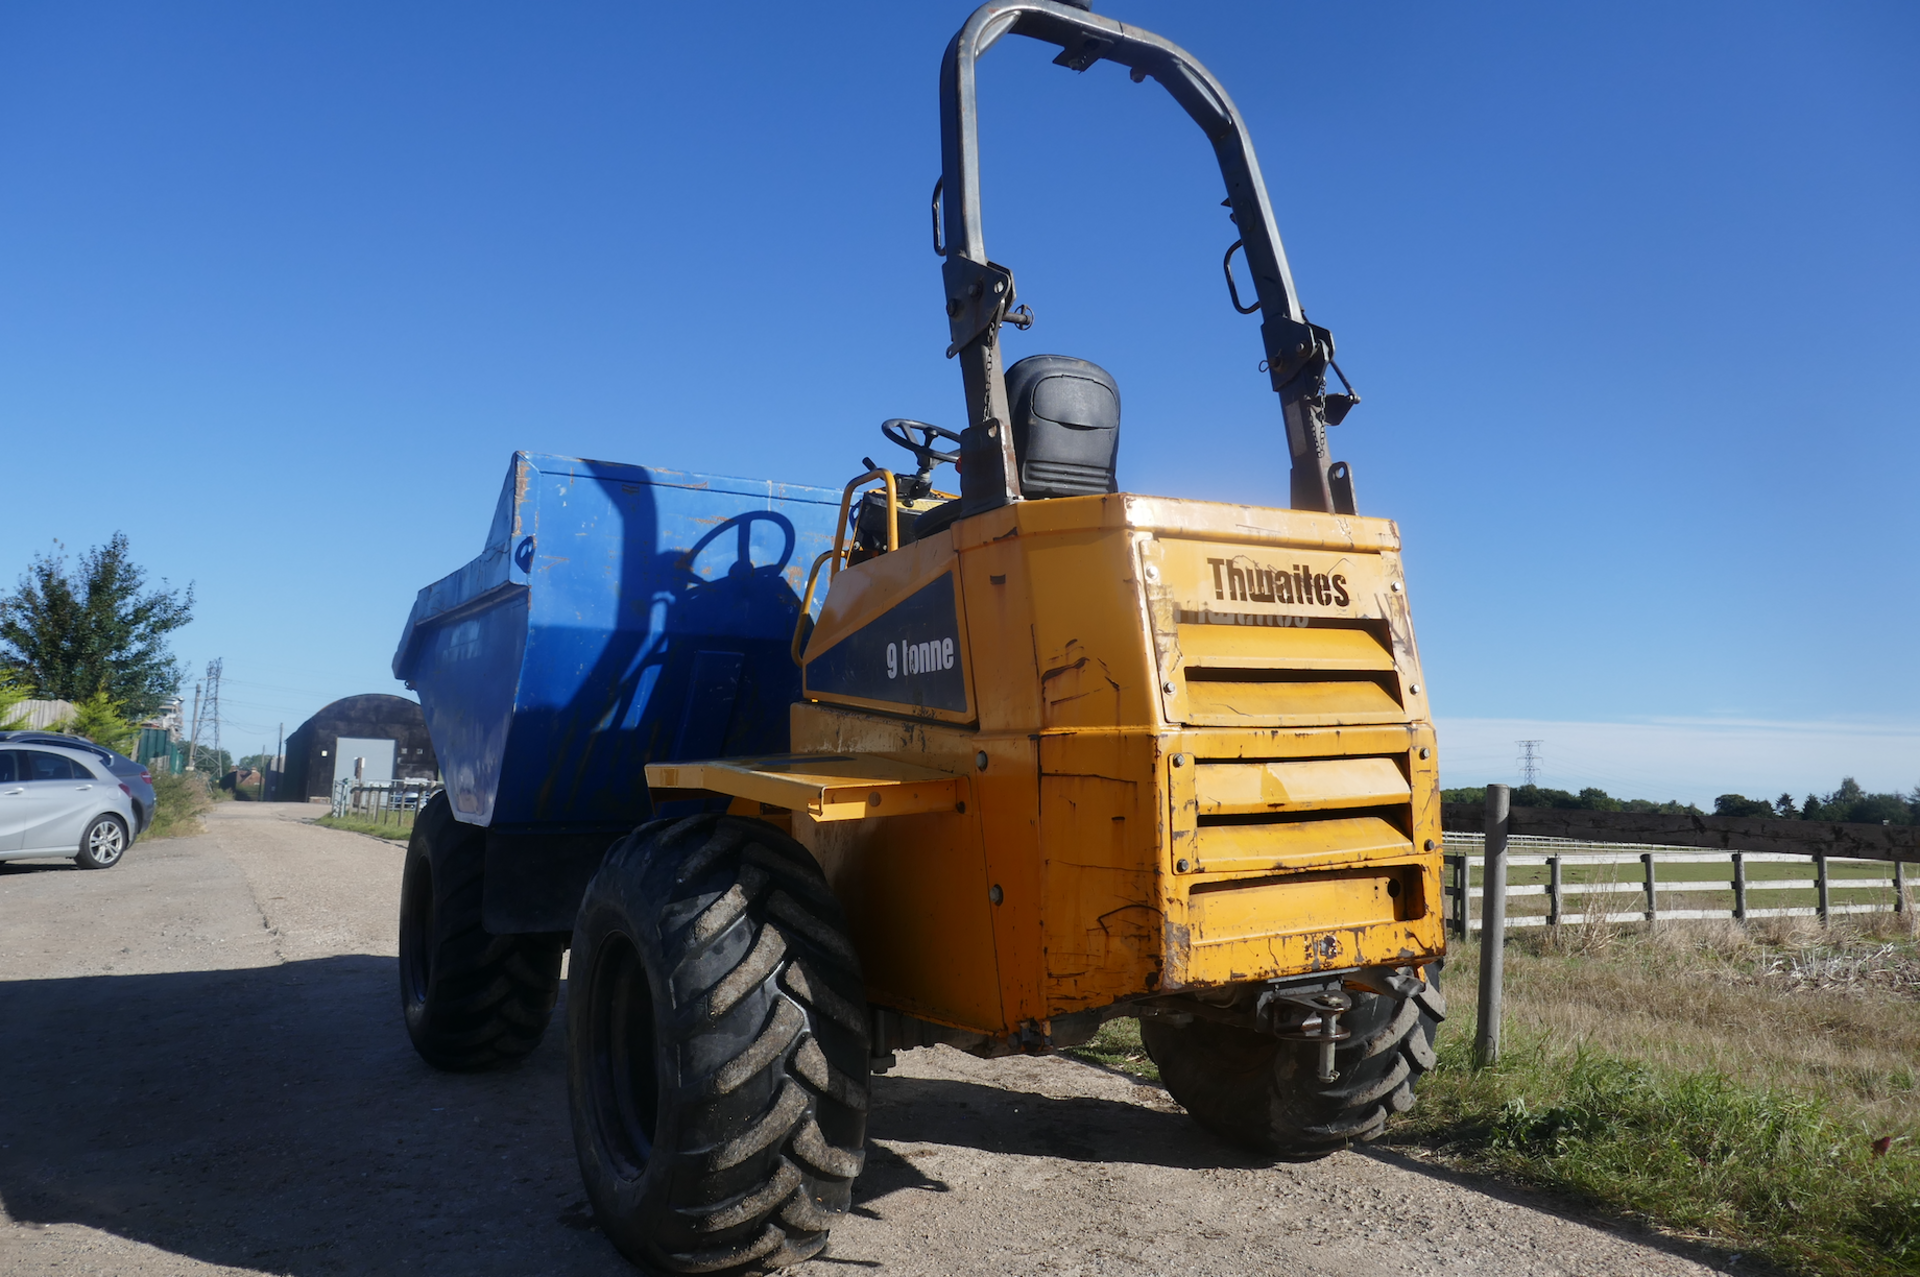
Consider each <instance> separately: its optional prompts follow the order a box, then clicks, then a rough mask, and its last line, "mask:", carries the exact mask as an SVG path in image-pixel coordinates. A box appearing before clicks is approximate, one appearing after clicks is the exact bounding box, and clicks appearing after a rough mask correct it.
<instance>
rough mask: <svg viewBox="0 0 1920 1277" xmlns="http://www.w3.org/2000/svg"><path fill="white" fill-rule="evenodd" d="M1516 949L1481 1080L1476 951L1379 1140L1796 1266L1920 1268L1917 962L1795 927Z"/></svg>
mask: <svg viewBox="0 0 1920 1277" xmlns="http://www.w3.org/2000/svg"><path fill="white" fill-rule="evenodd" d="M1562 931H1563V932H1565V933H1566V934H1564V935H1562V936H1558V937H1556V936H1552V935H1524V936H1512V937H1509V939H1508V942H1507V959H1506V967H1507V989H1506V1003H1507V1015H1506V1023H1505V1026H1504V1035H1505V1037H1506V1045H1505V1049H1504V1050H1503V1053H1502V1058H1501V1061H1500V1063H1499V1064H1498V1065H1496V1066H1494V1067H1492V1068H1488V1069H1481V1070H1477V1071H1476V1070H1475V1069H1473V1068H1472V1067H1471V1063H1470V1060H1469V1053H1470V1050H1471V1044H1472V1040H1473V1030H1474V1024H1475V1019H1476V1015H1477V1007H1476V1006H1475V1004H1474V994H1475V989H1474V987H1473V984H1474V974H1475V971H1476V970H1477V966H1478V956H1479V955H1478V946H1477V945H1459V946H1456V949H1455V956H1454V961H1453V962H1452V963H1451V964H1450V975H1451V976H1452V979H1451V980H1450V981H1449V990H1448V996H1449V1000H1450V1001H1451V1002H1452V1004H1453V1008H1452V1012H1453V1013H1452V1016H1451V1018H1450V1019H1449V1020H1448V1021H1447V1023H1446V1025H1444V1026H1443V1031H1442V1036H1441V1040H1440V1043H1439V1056H1440V1062H1439V1067H1437V1068H1436V1069H1435V1070H1434V1071H1433V1072H1432V1074H1430V1075H1429V1076H1428V1078H1427V1079H1426V1082H1425V1084H1424V1085H1423V1086H1422V1087H1421V1093H1420V1101H1419V1103H1418V1104H1417V1105H1416V1106H1415V1108H1414V1110H1413V1112H1412V1113H1410V1114H1409V1115H1408V1116H1407V1117H1405V1118H1403V1119H1401V1120H1400V1121H1398V1122H1397V1123H1395V1124H1394V1126H1393V1127H1391V1128H1390V1130H1389V1133H1388V1136H1387V1142H1388V1143H1391V1144H1397V1145H1402V1146H1407V1145H1411V1146H1415V1147H1419V1148H1422V1149H1424V1150H1427V1151H1428V1153H1429V1154H1430V1155H1432V1156H1434V1157H1436V1158H1437V1159H1438V1160H1441V1161H1443V1162H1446V1163H1448V1164H1450V1165H1453V1166H1455V1167H1457V1168H1460V1169H1465V1170H1474V1171H1479V1172H1482V1173H1491V1174H1494V1175H1497V1176H1500V1177H1502V1178H1505V1179H1508V1180H1512V1181H1517V1182H1520V1183H1524V1184H1529V1185H1532V1186H1535V1187H1539V1188H1544V1189H1548V1190H1550V1191H1553V1192H1555V1193H1557V1194H1561V1195H1564V1196H1566V1197H1569V1198H1572V1199H1574V1200H1575V1201H1577V1202H1579V1203H1581V1204H1583V1205H1587V1206H1589V1207H1595V1208H1599V1209H1601V1210H1603V1211H1605V1212H1608V1213H1612V1214H1615V1215H1620V1216H1625V1217H1628V1218H1633V1219H1637V1220H1639V1221H1641V1222H1643V1223H1646V1224H1649V1225H1652V1226H1653V1227H1655V1228H1658V1229H1660V1230H1662V1231H1665V1232H1668V1233H1671V1234H1674V1235H1676V1236H1681V1237H1685V1238H1688V1239H1691V1240H1695V1241H1699V1242H1703V1243H1706V1244H1708V1245H1711V1246H1713V1247H1715V1248H1717V1249H1721V1250H1725V1251H1728V1252H1740V1253H1747V1254H1757V1255H1762V1256H1764V1257H1766V1258H1767V1259H1769V1260H1771V1261H1772V1262H1773V1263H1775V1264H1778V1265H1780V1266H1781V1267H1783V1268H1786V1269H1788V1270H1790V1271H1794V1272H1800V1273H1807V1274H1818V1275H1820V1277H1838V1275H1839V1274H1849V1275H1852V1274H1860V1275H1862V1277H1881V1275H1882V1274H1887V1275H1891V1274H1896V1273H1907V1274H1911V1273H1916V1272H1920V1089H1917V1087H1916V1076H1915V1072H1916V1067H1920V953H1916V950H1915V946H1914V943H1913V940H1912V939H1911V937H1910V936H1909V935H1906V934H1903V929H1902V930H1894V929H1891V928H1887V927H1885V925H1884V924H1883V929H1881V930H1874V929H1872V928H1862V929H1844V928H1841V927H1838V926H1836V927H1834V928H1832V929H1830V930H1829V929H1822V928H1819V927H1818V926H1817V925H1813V924H1807V925H1800V924H1799V920H1794V922H1793V923H1788V922H1787V921H1786V920H1778V925H1772V926H1767V925H1756V926H1754V927H1753V928H1751V929H1742V928H1739V927H1735V926H1732V925H1731V924H1707V925H1699V926H1687V925H1668V926H1663V927H1662V928H1661V929H1660V930H1659V931H1658V932H1656V933H1653V934H1648V933H1647V932H1646V931H1645V930H1644V929H1634V930H1632V931H1628V930H1625V929H1622V928H1618V927H1615V928H1600V927H1596V928H1571V927H1569V928H1562Z"/></svg>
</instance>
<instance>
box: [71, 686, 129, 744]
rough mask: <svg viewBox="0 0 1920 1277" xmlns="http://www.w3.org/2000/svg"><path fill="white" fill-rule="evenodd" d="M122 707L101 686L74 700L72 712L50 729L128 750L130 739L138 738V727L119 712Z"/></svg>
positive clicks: (122, 709) (121, 710) (123, 708)
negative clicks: (81, 699) (85, 696)
mask: <svg viewBox="0 0 1920 1277" xmlns="http://www.w3.org/2000/svg"><path fill="white" fill-rule="evenodd" d="M125 708H126V707H125V706H123V705H122V704H121V703H120V702H119V701H116V700H113V699H111V698H109V697H108V695H107V689H106V688H104V687H102V688H100V689H99V690H97V691H95V692H94V694H93V695H91V696H89V697H87V698H86V699H85V700H83V701H80V702H78V703H77V704H75V705H74V707H73V713H71V714H69V715H68V716H67V717H66V718H63V719H61V720H60V722H59V723H57V724H55V728H54V729H55V730H56V731H61V732H65V733H66V734H67V735H69V736H84V737H85V738H86V739H88V740H90V741H92V742H93V743H94V744H96V745H105V746H106V747H107V748H108V749H111V750H115V751H118V752H119V753H122V754H131V753H133V747H134V743H135V742H136V741H138V740H139V739H140V728H139V727H138V726H136V725H135V724H133V723H130V722H128V721H127V716H126V714H125V713H124V712H123V711H124V710H125Z"/></svg>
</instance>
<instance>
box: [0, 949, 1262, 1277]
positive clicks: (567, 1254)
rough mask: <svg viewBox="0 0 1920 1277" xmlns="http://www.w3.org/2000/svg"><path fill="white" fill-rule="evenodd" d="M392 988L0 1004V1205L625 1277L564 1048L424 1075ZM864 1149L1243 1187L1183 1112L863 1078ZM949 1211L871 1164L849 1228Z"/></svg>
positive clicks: (402, 1265) (73, 988) (345, 970)
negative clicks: (581, 1128)
mask: <svg viewBox="0 0 1920 1277" xmlns="http://www.w3.org/2000/svg"><path fill="white" fill-rule="evenodd" d="M395 985H396V981H395V978H394V968H393V960H392V959H391V958H376V957H335V958H326V959H320V960H316V961H310V962H295V963H288V964H286V965H283V966H276V967H262V968H249V969H242V970H228V971H194V972H181V973H175V974H164V975H127V976H95V977H83V978H75V979H65V980H21V981H11V982H6V983H0V1024H4V1025H5V1026H6V1041H7V1048H6V1059H5V1075H4V1076H5V1081H4V1084H3V1085H4V1089H3V1090H0V1201H3V1202H4V1203H5V1206H6V1210H7V1212H8V1214H9V1215H10V1216H11V1217H12V1218H13V1219H14V1220H15V1221H16V1222H17V1223H19V1224H21V1225H25V1226H27V1227H28V1228H31V1227H32V1226H34V1225H37V1224H49V1223H57V1222H66V1223H77V1224H82V1225H86V1226H89V1227H93V1228H98V1229H102V1230H105V1231H107V1232H110V1233H114V1234H117V1235H119V1236H122V1237H126V1238H130V1239H133V1240H136V1241H140V1242H145V1243H148V1244H150V1245H153V1246H156V1247H159V1248H161V1249H163V1250H167V1251H170V1252H173V1253H176V1254H182V1255H188V1256H192V1257H194V1258H196V1259H201V1260H205V1261H209V1262H212V1263H217V1264H227V1265H233V1266H235V1267H241V1268H259V1269H266V1270H269V1271H273V1272H281V1273H289V1274H294V1275H296V1277H306V1275H307V1274H323V1273H346V1272H352V1273H403V1272H406V1273H417V1272H421V1271H434V1270H439V1271H452V1270H455V1268H456V1267H457V1270H458V1271H462V1272H474V1273H481V1272H501V1273H508V1272H511V1273H528V1272H549V1273H624V1272H631V1271H632V1270H631V1269H629V1268H627V1267H626V1265H625V1264H624V1262H623V1261H622V1260H621V1259H620V1258H619V1257H618V1256H617V1255H616V1254H615V1253H614V1252H613V1250H612V1249H611V1248H610V1247H609V1246H608V1245H607V1244H606V1242H605V1240H604V1239H603V1238H602V1237H601V1236H600V1234H599V1232H598V1230H597V1229H595V1228H594V1227H593V1224H592V1220H591V1214H590V1212H589V1211H588V1209H587V1207H586V1203H585V1201H584V1198H583V1194H582V1192H581V1190H580V1184H579V1173H578V1170H577V1168H576V1165H575V1162H574V1156H573V1143H572V1135H571V1133H570V1130H569V1128H568V1124H567V1101H566V1077H565V1071H564V1054H563V1046H562V1043H561V1041H560V1037H559V1034H558V1033H557V1032H550V1034H549V1037H548V1040H547V1042H545V1043H544V1044H543V1045H542V1046H541V1047H540V1049H539V1050H538V1051H536V1052H535V1053H534V1055H533V1056H532V1057H531V1058H530V1059H528V1060H527V1061H526V1062H525V1063H524V1064H523V1065H521V1066H520V1067H518V1068H513V1069H509V1070H506V1071H504V1072H499V1073H487V1074H469V1075H458V1074H444V1073H436V1072H434V1071H433V1070H431V1069H428V1068H427V1067H426V1066H425V1065H424V1064H422V1063H421V1062H420V1060H419V1058H418V1057H417V1056H415V1055H414V1053H413V1050H412V1047H411V1046H410V1045H409V1044H408V1042H407V1040H406V1035H405V1032H404V1030H403V1029H402V1027H401V1024H400V1017H399V1010H398V1007H397V1005H396V1002H397V999H398V994H397V990H396V987H395ZM871 1135H872V1137H873V1138H874V1139H875V1140H877V1141H883V1142H884V1143H886V1144H892V1145H895V1146H896V1148H904V1147H905V1146H908V1145H912V1144H946V1145H963V1146H968V1147H972V1148H978V1149H982V1150H985V1151H988V1152H993V1153H1002V1154H1016V1155H1026V1156H1036V1157H1055V1158H1067V1159H1072V1160H1075V1161H1113V1162H1144V1163H1148V1164H1152V1165H1158V1166H1172V1167H1193V1168H1198V1167H1207V1166H1231V1165H1241V1164H1254V1163H1246V1162H1244V1161H1243V1159H1242V1158H1241V1155H1240V1154H1238V1153H1237V1152H1235V1151H1233V1150H1231V1149H1228V1148H1226V1147H1224V1146H1223V1145H1221V1144H1219V1143H1218V1142H1217V1141H1214V1140H1213V1139H1212V1138H1211V1137H1209V1136H1207V1135H1206V1134H1205V1133H1204V1132H1202V1131H1200V1130H1199V1128H1197V1127H1196V1126H1194V1125H1193V1123H1191V1122H1190V1121H1188V1120H1187V1119H1186V1118H1185V1117H1184V1116H1182V1115H1179V1114H1173V1113H1164V1112H1158V1111H1154V1110H1151V1109H1143V1108H1138V1107H1135V1106H1133V1105H1129V1104H1125V1103H1121V1102H1118V1101H1112V1100H1099V1099H1086V1098H1069V1099H1054V1098H1048V1097H1045V1096H1041V1095H1037V1094H1032V1093H1027V1092H1021V1091H1005V1090H1000V1089H998V1088H995V1087H993V1086H990V1085H984V1084H980V1083H975V1082H968V1081H961V1080H947V1079H925V1078H906V1077H888V1078H880V1079H876V1086H875V1107H874V1112H873V1120H872V1126H871ZM945 1191H947V1185H945V1184H942V1183H940V1182H938V1181H937V1180H931V1179H928V1178H927V1177H926V1176H925V1175H923V1174H922V1173H921V1172H920V1171H918V1170H917V1169H915V1167H914V1166H913V1164H912V1162H911V1161H910V1160H909V1158H908V1157H907V1156H902V1155H900V1153H899V1152H896V1151H890V1150H889V1149H888V1148H886V1147H883V1146H881V1145H880V1144H876V1145H873V1146H872V1147H871V1153H870V1157H869V1163H868V1170H867V1173H866V1174H865V1175H864V1176H862V1178H861V1181H860V1185H859V1192H858V1204H857V1207H856V1209H858V1210H860V1211H861V1212H862V1213H864V1214H867V1215H869V1216H870V1217H871V1216H874V1215H876V1213H877V1212H876V1205H877V1204H878V1203H879V1202H881V1201H882V1199H885V1198H887V1197H889V1196H891V1195H893V1194H896V1193H913V1192H945ZM908 1200H910V1199H908ZM900 1206H902V1207H903V1208H905V1209H907V1210H909V1211H910V1210H911V1207H910V1206H909V1205H908V1204H907V1201H902V1202H901V1203H900ZM889 1213H890V1214H895V1213H897V1212H896V1211H889Z"/></svg>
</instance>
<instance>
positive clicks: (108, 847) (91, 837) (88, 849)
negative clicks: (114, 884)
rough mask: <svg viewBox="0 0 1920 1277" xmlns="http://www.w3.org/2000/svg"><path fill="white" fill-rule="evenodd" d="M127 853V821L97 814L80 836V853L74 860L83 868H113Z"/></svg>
mask: <svg viewBox="0 0 1920 1277" xmlns="http://www.w3.org/2000/svg"><path fill="white" fill-rule="evenodd" d="M126 854H127V826H126V823H125V822H124V821H122V820H121V819H120V817H118V816H95V817H94V818H93V823H92V824H90V825H88V826H87V832H86V833H84V834H82V835H81V836H80V854H79V855H77V856H75V857H74V862H75V863H76V864H78V865H79V866H80V867H81V868H82V869H111V868H113V867H114V866H115V865H117V864H119V863H120V857H122V856H124V855H126Z"/></svg>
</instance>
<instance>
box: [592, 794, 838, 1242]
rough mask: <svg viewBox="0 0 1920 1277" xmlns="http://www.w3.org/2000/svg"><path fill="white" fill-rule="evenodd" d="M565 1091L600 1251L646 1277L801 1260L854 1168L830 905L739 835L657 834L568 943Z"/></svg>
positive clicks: (709, 823)
mask: <svg viewBox="0 0 1920 1277" xmlns="http://www.w3.org/2000/svg"><path fill="white" fill-rule="evenodd" d="M567 981H568V988H567V1046H568V1052H567V1056H568V1065H567V1067H568V1074H567V1083H568V1085H567V1090H568V1095H569V1098H570V1101H571V1107H572V1110H573V1139H574V1147H575V1149H576V1150H577V1152H578V1153H579V1157H580V1174H581V1177H582V1179H583V1180H584V1181H585V1182H586V1188H587V1197H588V1200H589V1201H591V1202H592V1203H593V1210H594V1216H595V1218H596V1219H597V1221H598V1222H599V1225H600V1228H601V1231H603V1232H604V1233H606V1235H607V1236H608V1238H610V1239H611V1240H612V1242H613V1244H614V1245H615V1246H617V1247H618V1248H619V1249H620V1252H621V1253H622V1254H624V1255H625V1256H626V1257H627V1258H628V1259H630V1260H632V1261H633V1262H634V1263H636V1264H638V1265H639V1266H640V1267H641V1268H642V1269H644V1270H646V1271H648V1272H652V1273H676V1274H677V1273H724V1274H738V1273H754V1272H770V1271H773V1270H776V1269H780V1268H784V1267H786V1266H787V1265H789V1264H795V1263H799V1262H800V1261H801V1260H803V1259H806V1258H808V1257H810V1256H812V1255H816V1254H818V1253H819V1252H820V1251H821V1250H822V1249H823V1248H824V1247H825V1246H826V1243H827V1230H828V1229H829V1228H831V1227H832V1226H833V1224H834V1223H835V1222H836V1221H837V1220H838V1219H839V1218H840V1217H841V1216H842V1215H844V1214H846V1212H847V1210H848V1208H849V1207H850V1206H851V1205H852V1201H853V1181H854V1177H855V1176H857V1175H858V1174H859V1173H860V1168H861V1166H862V1164H863V1163H864V1161H865V1158H866V1154H865V1151H864V1150H865V1146H866V1129H867V1004H866V995H865V986H864V982H863V980H862V978H861V974H860V962H859V958H858V957H857V956H856V954H855V953H854V949H853V944H852V942H851V941H850V940H849V939H848V938H847V929H846V921H845V917H844V915H843V914H842V912H841V909H840V903H839V901H837V900H836V899H834V896H833V893H832V892H831V891H829V890H828V888H827V883H826V879H825V878H824V877H822V876H821V873H820V869H819V866H817V865H816V864H815V863H814V861H813V858H812V857H811V856H810V855H809V854H808V853H807V851H806V849H805V848H803V847H801V846H800V844H798V843H796V842H794V841H793V839H791V838H789V837H787V836H786V835H785V834H783V833H781V832H780V831H779V830H777V829H775V828H773V827H772V826H771V825H767V824H765V823H763V822H760V821H757V820H746V819H742V818H740V817H735V816H718V815H701V816H689V817H686V818H684V819H681V820H677V821H664V820H662V821H655V822H653V823H651V824H648V825H643V826H642V827H641V828H639V829H637V830H635V831H634V833H633V834H632V835H630V836H629V837H627V838H626V839H624V840H623V841H621V842H620V843H618V844H616V845H615V846H614V848H613V850H611V851H609V852H608V853H607V858H606V860H605V861H604V862H603V863H602V864H601V866H600V871H599V872H598V873H597V874H595V875H594V879H593V882H592V883H591V884H590V885H589V886H588V888H587V894H586V899H585V901H584V902H583V903H582V904H581V906H580V917H579V921H578V923H576V925H575V927H574V933H573V965H572V967H571V968H570V970H569V973H568V977H567Z"/></svg>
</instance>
